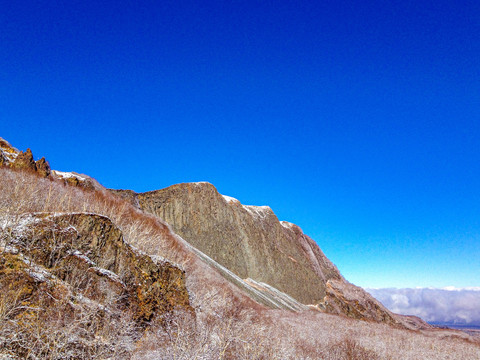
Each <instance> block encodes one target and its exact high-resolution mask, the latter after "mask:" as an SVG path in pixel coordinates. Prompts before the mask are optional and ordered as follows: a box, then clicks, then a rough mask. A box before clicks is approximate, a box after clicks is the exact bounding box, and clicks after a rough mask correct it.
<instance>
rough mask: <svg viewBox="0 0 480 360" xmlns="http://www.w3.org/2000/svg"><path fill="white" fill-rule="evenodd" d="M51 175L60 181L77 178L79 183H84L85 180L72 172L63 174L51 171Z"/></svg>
mask: <svg viewBox="0 0 480 360" xmlns="http://www.w3.org/2000/svg"><path fill="white" fill-rule="evenodd" d="M52 172H53V174H54V175H55V176H58V177H59V178H62V179H68V178H72V177H74V178H77V179H78V180H80V181H85V180H86V179H87V178H85V177H83V176H80V175H78V174H76V173H73V172H63V171H58V170H52Z"/></svg>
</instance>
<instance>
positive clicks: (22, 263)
mask: <svg viewBox="0 0 480 360" xmlns="http://www.w3.org/2000/svg"><path fill="white" fill-rule="evenodd" d="M0 221H1V225H2V226H1V227H0V247H1V249H2V251H1V252H0V264H1V265H2V266H0V289H1V290H2V291H1V292H2V294H6V293H7V292H8V291H7V289H10V291H11V292H15V291H20V295H19V297H20V299H19V300H20V301H21V302H22V303H24V304H26V303H29V304H30V305H32V304H33V303H35V302H38V296H33V294H34V293H37V292H38V290H39V289H40V288H42V287H47V288H48V287H49V286H51V287H53V288H55V287H60V288H63V289H66V290H65V291H64V292H63V294H61V293H60V294H59V296H60V297H62V298H63V299H62V301H67V302H68V301H73V299H74V298H77V300H76V301H79V300H78V299H79V298H81V299H83V300H82V301H83V302H84V301H85V299H89V301H90V302H93V303H96V304H98V305H99V308H103V309H104V310H105V311H108V309H109V308H121V309H123V310H128V312H129V313H130V314H131V315H132V318H133V319H134V320H135V321H136V322H137V323H138V324H139V325H140V326H144V325H145V324H148V322H149V321H151V320H152V319H153V318H154V317H156V316H160V315H162V314H164V313H166V312H170V311H172V310H173V309H174V308H176V307H180V308H184V309H187V310H189V311H190V310H191V308H190V305H189V296H188V292H187V290H186V287H185V274H184V272H183V271H182V270H180V269H179V268H178V267H176V266H174V265H173V264H171V263H169V262H167V261H163V260H154V259H153V258H151V257H150V256H148V255H146V254H142V253H140V252H138V251H135V250H134V249H132V248H131V246H129V245H128V244H127V243H125V242H124V240H123V235H122V232H121V231H120V230H119V229H118V228H117V227H116V226H115V225H114V224H113V223H112V222H111V221H110V220H109V219H108V218H106V217H104V216H101V215H96V214H89V213H66V214H52V213H39V214H32V215H27V214H25V215H19V216H7V217H4V218H2V219H0ZM9 264H10V265H9ZM13 275H15V276H13ZM12 276H13V277H14V278H15V277H16V278H18V280H19V281H20V283H22V284H23V283H25V286H26V288H25V289H24V290H22V289H21V288H18V287H17V286H15V281H14V282H12ZM27 285H28V286H27ZM67 290H68V291H67ZM68 294H69V295H68ZM72 294H75V296H74V295H72ZM69 297H70V298H69ZM17 300H18V299H17ZM57 300H58V299H57ZM32 306H33V305H32ZM72 306H73V305H72ZM18 312H19V314H21V313H22V311H20V310H19V311H18ZM19 314H17V316H18V315H19Z"/></svg>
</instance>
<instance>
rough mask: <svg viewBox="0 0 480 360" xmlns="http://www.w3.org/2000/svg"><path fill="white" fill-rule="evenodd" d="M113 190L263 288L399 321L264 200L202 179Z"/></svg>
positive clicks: (329, 308)
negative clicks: (243, 198)
mask: <svg viewBox="0 0 480 360" xmlns="http://www.w3.org/2000/svg"><path fill="white" fill-rule="evenodd" d="M114 193H116V194H118V195H120V196H122V197H123V198H125V199H127V200H128V201H130V202H131V203H132V204H134V205H136V206H137V207H139V208H141V209H142V210H144V211H145V212H148V213H151V214H154V215H156V216H158V217H159V218H161V219H163V220H164V221H166V222H167V223H168V224H170V226H171V227H172V229H173V231H174V232H175V233H177V234H179V235H180V236H181V237H182V238H184V239H185V240H187V241H188V242H189V243H190V244H191V245H192V246H193V247H195V248H197V249H199V250H200V251H201V252H203V253H205V254H206V255H208V256H209V257H211V258H212V259H213V260H214V261H216V262H218V263H219V264H220V265H222V266H223V267H225V268H227V269H228V270H230V271H231V272H233V273H234V274H236V275H238V276H239V277H240V278H242V279H248V280H247V283H248V284H249V286H254V287H255V288H256V289H257V290H258V291H261V292H262V293H264V294H273V293H275V292H276V291H280V292H282V293H285V294H286V295H287V296H289V297H291V298H292V301H294V302H299V303H302V304H306V305H312V306H313V307H314V308H316V309H318V310H320V311H325V312H329V313H333V314H343V315H346V316H349V317H352V318H356V319H368V320H373V321H379V322H386V323H389V324H393V325H400V326H404V324H403V321H402V320H401V319H399V318H398V317H397V316H396V315H395V314H392V313H391V312H390V311H388V310H387V309H386V308H385V307H384V306H383V305H382V304H380V303H379V302H378V301H376V300H375V299H374V298H373V297H372V296H371V295H370V294H368V293H367V292H365V291H364V290H363V289H361V288H359V287H356V286H354V285H352V284H350V283H348V282H347V281H346V280H345V279H344V278H343V277H342V275H341V274H340V273H339V271H338V270H337V268H336V267H335V265H333V264H332V263H331V262H330V260H328V259H327V257H326V256H325V255H324V254H323V252H322V251H321V250H320V248H319V247H318V245H317V244H316V243H315V242H314V241H313V240H312V239H311V238H310V237H308V236H307V235H305V234H304V233H303V231H302V230H301V229H300V227H298V226H297V225H294V224H292V223H289V222H285V221H279V220H278V219H277V217H276V216H275V214H274V213H273V211H272V210H271V209H270V208H269V207H267V206H247V205H242V204H241V203H240V202H239V201H238V200H236V199H234V198H231V197H228V196H223V195H221V194H220V193H218V191H217V190H216V188H215V187H214V186H213V185H212V184H209V183H205V182H203V183H184V184H177V185H173V186H170V187H168V188H165V189H162V190H156V191H151V192H146V193H141V194H135V193H133V192H132V191H129V190H128V191H122V190H116V191H114ZM277 289H278V290H277ZM288 302H289V301H287V303H288Z"/></svg>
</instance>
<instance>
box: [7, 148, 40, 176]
mask: <svg viewBox="0 0 480 360" xmlns="http://www.w3.org/2000/svg"><path fill="white" fill-rule="evenodd" d="M11 167H12V168H14V169H21V170H29V171H34V172H35V171H37V165H36V164H35V160H33V154H32V150H30V149H27V151H25V152H23V151H20V153H19V154H18V156H17V158H16V159H15V161H14V162H13V163H12V164H11Z"/></svg>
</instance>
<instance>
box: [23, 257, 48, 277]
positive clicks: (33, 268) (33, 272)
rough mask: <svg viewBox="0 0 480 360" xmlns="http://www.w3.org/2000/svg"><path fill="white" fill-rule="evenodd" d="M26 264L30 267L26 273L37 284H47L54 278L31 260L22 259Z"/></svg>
mask: <svg viewBox="0 0 480 360" xmlns="http://www.w3.org/2000/svg"><path fill="white" fill-rule="evenodd" d="M22 260H23V262H24V263H25V264H27V265H28V266H29V268H28V269H26V272H27V274H28V275H29V276H31V277H32V278H33V279H34V280H35V281H37V282H46V281H47V280H48V279H51V278H52V277H53V276H52V274H50V273H49V272H48V271H47V270H45V269H43V268H41V267H40V266H38V265H35V264H33V263H32V262H31V260H28V259H25V258H23V259H22Z"/></svg>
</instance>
